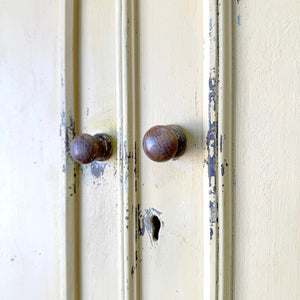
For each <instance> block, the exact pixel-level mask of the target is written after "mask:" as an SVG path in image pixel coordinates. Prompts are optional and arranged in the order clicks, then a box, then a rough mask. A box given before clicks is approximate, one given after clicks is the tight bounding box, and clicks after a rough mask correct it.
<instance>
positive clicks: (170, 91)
mask: <svg viewBox="0 0 300 300" xmlns="http://www.w3.org/2000/svg"><path fill="white" fill-rule="evenodd" d="M158 8H159V9H158ZM138 38H139V40H138V78H139V82H138V91H139V95H138V99H139V107H138V109H139V110H138V111H139V114H138V116H139V119H138V120H139V121H138V123H139V136H140V138H139V148H140V149H142V148H141V140H142V136H143V134H144V133H145V132H146V131H147V130H148V129H149V128H150V127H152V126H154V125H167V124H176V125H180V126H182V127H183V128H184V130H185V132H186V134H187V139H188V146H187V151H186V153H185V154H184V155H183V156H182V157H181V158H179V159H177V160H175V161H169V162H166V163H155V162H153V161H151V160H149V159H148V158H147V157H146V156H145V154H144V153H140V169H139V170H140V185H139V196H140V211H139V214H140V216H141V221H142V223H141V226H145V228H144V227H143V229H144V230H145V232H144V231H142V236H141V238H140V249H141V250H140V257H139V258H138V259H139V261H140V278H141V287H140V289H141V292H140V298H139V299H143V300H147V299H202V289H203V232H202V227H203V220H202V214H203V213H202V162H203V151H202V148H203V145H202V134H203V133H202V94H203V91H202V58H203V54H202V48H203V46H202V43H203V41H202V7H201V2H199V1H188V2H186V1H176V2H174V1H163V2H162V1H140V2H139V5H138ZM152 214H154V215H157V216H158V217H159V219H160V220H161V223H162V227H161V230H160V233H159V239H158V240H157V241H154V240H153V238H152V233H151V231H150V228H151V223H150V220H151V215H152Z"/></svg>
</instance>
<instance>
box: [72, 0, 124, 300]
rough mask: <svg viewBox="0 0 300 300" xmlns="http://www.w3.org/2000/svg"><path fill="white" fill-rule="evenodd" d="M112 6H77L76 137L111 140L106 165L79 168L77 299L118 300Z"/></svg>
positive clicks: (110, 3) (118, 221)
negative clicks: (108, 137)
mask: <svg viewBox="0 0 300 300" xmlns="http://www.w3.org/2000/svg"><path fill="white" fill-rule="evenodd" d="M115 12H116V4H115V2H114V1H100V2H95V1H89V0H88V1H81V2H80V6H79V11H78V20H77V22H78V23H79V25H78V31H79V33H78V34H79V44H78V48H79V57H78V63H79V68H78V71H79V88H78V93H79V103H78V104H79V112H78V116H79V118H78V122H79V125H78V128H79V132H86V133H90V134H95V133H99V132H100V133H101V132H103V133H106V134H109V135H111V136H112V139H113V155H112V157H111V158H110V159H109V160H108V161H107V162H102V163H98V162H95V163H92V164H90V165H82V166H80V167H79V172H80V174H79V199H80V205H79V206H80V212H79V219H80V221H79V222H80V296H81V297H80V299H99V298H101V299H120V297H121V296H120V294H121V277H120V274H121V273H122V267H121V266H122V260H121V245H120V243H121V238H120V237H121V233H120V231H121V229H122V223H121V218H120V215H119V213H120V210H121V209H122V207H121V206H122V204H121V202H120V198H119V197H118V189H119V178H118V164H117V152H118V151H117V96H116V55H115V48H116V26H115Z"/></svg>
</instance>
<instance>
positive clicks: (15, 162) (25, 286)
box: [0, 0, 62, 300]
mask: <svg viewBox="0 0 300 300" xmlns="http://www.w3.org/2000/svg"><path fill="white" fill-rule="evenodd" d="M58 3H59V2H58V1H39V0H28V1H11V0H2V1H1V2H0V6H1V10H0V27H1V33H0V90H1V96H0V103H1V109H0V128H1V149H0V159H1V174H0V191H1V194H0V291H1V299H9V300H19V299H59V298H60V289H61V285H60V260H59V257H60V251H59V249H60V225H61V219H60V201H61V199H60V180H59V177H60V176H59V174H60V172H61V171H62V170H61V169H60V167H59V166H60V164H59V161H60V135H59V131H60V128H59V127H60V126H59V124H60V102H59V99H60V96H59V95H60V79H59V78H60V76H59V73H60V72H59V68H60V66H59V60H58V45H59V39H58V31H59V5H58Z"/></svg>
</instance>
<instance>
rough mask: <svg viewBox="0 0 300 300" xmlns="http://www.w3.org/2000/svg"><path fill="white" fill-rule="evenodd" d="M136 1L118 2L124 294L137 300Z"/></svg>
mask: <svg viewBox="0 0 300 300" xmlns="http://www.w3.org/2000/svg"><path fill="white" fill-rule="evenodd" d="M135 9H136V5H135V1H134V0H117V5H116V23H117V24H116V28H117V47H116V49H117V53H116V55H117V99H118V100H117V107H118V109H117V110H118V118H117V119H118V124H117V126H118V165H119V168H118V170H119V178H120V185H119V187H120V188H119V199H120V204H121V211H120V219H121V224H120V226H121V230H120V231H121V236H120V241H121V245H120V248H121V252H122V253H121V265H122V272H121V273H122V274H121V279H120V280H121V295H120V299H124V300H134V299H137V297H138V296H137V294H138V292H137V291H138V284H137V282H138V280H137V278H138V265H137V259H136V255H137V249H138V246H137V243H138V239H137V235H136V221H137V220H136V218H137V216H136V211H137V202H138V197H137V190H138V177H137V175H136V174H137V168H138V164H137V149H136V135H137V127H136V101H137V99H136V77H135V70H136V55H135V54H136V53H135V51H136V49H135V48H136V20H135V19H136V18H135V13H136V12H135Z"/></svg>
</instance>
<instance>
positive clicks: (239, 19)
mask: <svg viewBox="0 0 300 300" xmlns="http://www.w3.org/2000/svg"><path fill="white" fill-rule="evenodd" d="M237 24H238V26H240V25H241V15H238V16H237Z"/></svg>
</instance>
